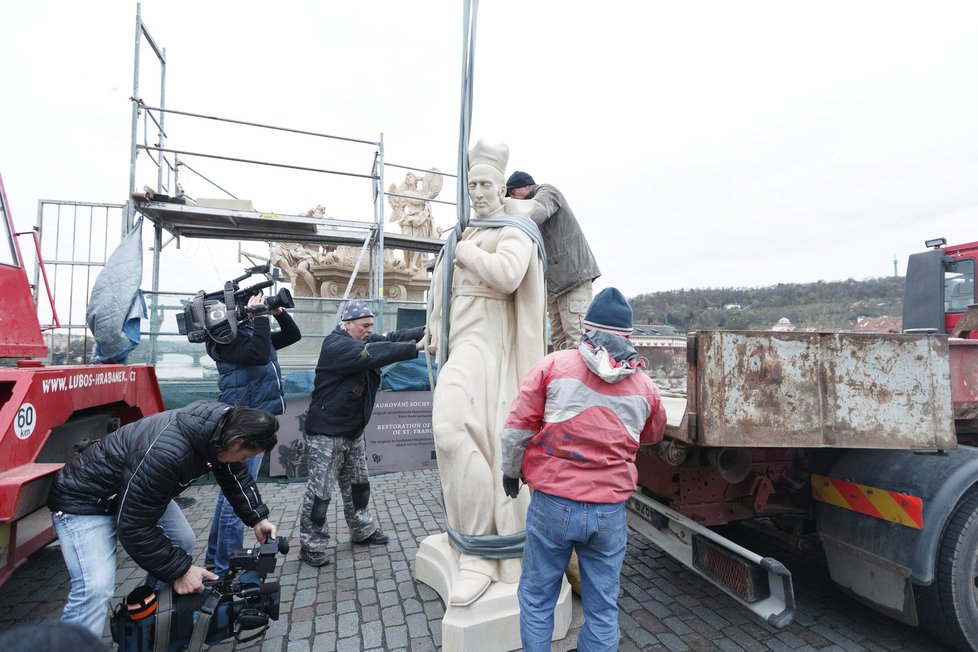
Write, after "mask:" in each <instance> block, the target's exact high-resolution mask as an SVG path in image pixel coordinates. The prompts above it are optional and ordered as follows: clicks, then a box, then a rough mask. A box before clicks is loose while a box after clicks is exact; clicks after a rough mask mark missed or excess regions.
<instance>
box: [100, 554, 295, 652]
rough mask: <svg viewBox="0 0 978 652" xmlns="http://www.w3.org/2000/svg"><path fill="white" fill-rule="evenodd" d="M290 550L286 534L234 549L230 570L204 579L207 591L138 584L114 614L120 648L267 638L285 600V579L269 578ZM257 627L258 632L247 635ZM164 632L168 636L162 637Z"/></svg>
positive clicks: (175, 651)
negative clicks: (178, 590)
mask: <svg viewBox="0 0 978 652" xmlns="http://www.w3.org/2000/svg"><path fill="white" fill-rule="evenodd" d="M288 551H289V540H288V539H286V538H285V537H279V538H277V539H268V540H267V541H266V542H265V543H263V544H257V545H256V546H255V547H253V548H246V549H243V550H237V551H234V552H232V553H231V558H230V561H229V564H228V570H227V572H226V573H225V574H224V576H223V577H222V578H221V579H219V580H215V581H212V582H204V586H205V587H206V588H205V590H204V592H203V593H202V594H189V595H171V591H172V589H171V588H170V587H169V586H167V587H165V588H164V589H163V590H162V591H160V592H159V595H158V596H157V594H156V592H154V591H153V590H152V589H151V588H150V587H148V586H140V587H137V588H136V589H134V590H133V591H132V592H131V593H130V594H129V596H128V597H127V598H126V600H125V602H123V603H122V604H120V605H119V606H118V607H116V609H115V611H114V612H113V614H112V622H111V629H112V640H113V641H115V643H116V644H117V645H118V646H119V648H118V649H119V652H153V651H154V650H166V651H167V652H179V651H180V650H190V651H191V652H197V651H199V650H201V649H202V648H203V646H204V644H207V645H214V644H215V643H219V642H220V641H223V640H226V639H228V638H231V637H234V639H235V641H236V644H237V643H244V642H247V641H251V640H254V639H256V638H258V637H260V636H262V635H263V634H264V633H265V630H267V629H268V625H269V621H271V620H278V617H279V607H280V603H281V591H280V588H279V583H278V582H277V581H274V580H272V581H266V580H265V577H266V576H267V575H268V574H269V573H271V572H272V571H273V570H275V565H276V555H277V554H282V555H285V554H287V553H288ZM252 630H258V631H255V632H254V633H252V634H250V635H248V636H247V637H245V638H241V634H242V633H243V632H245V631H252ZM161 634H162V635H163V636H164V637H166V638H165V639H164V640H163V641H157V640H156V637H157V636H159V635H161Z"/></svg>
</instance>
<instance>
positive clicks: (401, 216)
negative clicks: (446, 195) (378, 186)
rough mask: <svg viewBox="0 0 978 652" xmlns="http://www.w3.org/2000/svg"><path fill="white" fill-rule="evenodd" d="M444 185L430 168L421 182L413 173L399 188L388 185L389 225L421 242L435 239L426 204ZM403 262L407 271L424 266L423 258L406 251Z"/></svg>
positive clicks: (428, 204) (429, 211)
mask: <svg viewBox="0 0 978 652" xmlns="http://www.w3.org/2000/svg"><path fill="white" fill-rule="evenodd" d="M419 183H420V184H421V188H420V189H418V184H419ZM443 183H444V177H443V176H442V175H441V174H440V173H439V170H438V168H431V171H429V172H427V173H426V174H425V175H424V177H422V178H420V179H419V178H418V175H416V174H415V173H414V172H408V173H407V174H406V175H404V181H403V182H402V183H401V184H400V185H396V186H395V185H394V184H393V183H392V184H391V185H390V188H389V189H388V195H387V201H388V203H390V205H391V208H392V209H393V211H392V212H391V216H390V221H391V222H397V223H398V224H399V225H400V227H401V233H404V234H405V235H416V236H420V237H423V238H431V237H434V236H435V227H434V221H433V219H432V216H431V204H430V203H429V202H428V201H426V200H428V199H434V198H435V197H437V196H438V193H440V192H441V188H442V184H443ZM404 262H405V263H406V265H407V267H408V269H412V268H420V267H423V266H424V263H425V256H424V254H422V253H420V252H415V251H405V252H404Z"/></svg>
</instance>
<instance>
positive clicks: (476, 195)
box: [469, 140, 509, 217]
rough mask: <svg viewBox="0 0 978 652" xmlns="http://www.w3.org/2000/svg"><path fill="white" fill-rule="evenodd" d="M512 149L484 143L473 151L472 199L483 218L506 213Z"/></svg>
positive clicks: (477, 145)
mask: <svg viewBox="0 0 978 652" xmlns="http://www.w3.org/2000/svg"><path fill="white" fill-rule="evenodd" d="M508 161H509V146H507V145H503V144H500V145H486V144H485V142H484V141H482V140H480V141H479V142H478V143H476V145H475V147H473V148H472V149H470V150H469V198H470V199H471V200H472V208H473V210H475V214H476V215H478V216H479V217H490V216H495V215H501V214H502V213H503V198H504V197H505V196H506V183H505V179H506V163H507V162H508Z"/></svg>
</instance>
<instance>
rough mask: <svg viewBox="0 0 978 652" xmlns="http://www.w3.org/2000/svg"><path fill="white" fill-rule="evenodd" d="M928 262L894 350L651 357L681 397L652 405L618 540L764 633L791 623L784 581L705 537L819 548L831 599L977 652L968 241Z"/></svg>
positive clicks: (816, 344) (976, 251)
mask: <svg viewBox="0 0 978 652" xmlns="http://www.w3.org/2000/svg"><path fill="white" fill-rule="evenodd" d="M927 245H928V247H930V248H929V249H928V250H927V251H925V252H924V253H921V254H915V255H913V256H911V258H910V263H909V265H908V267H907V279H906V290H905V301H904V318H903V319H904V331H905V332H904V333H894V334H864V333H846V332H832V333H830V332H821V333H818V332H816V333H811V332H770V331H764V332H761V331H750V332H748V331H741V332H736V331H700V332H694V333H691V334H689V336H688V338H687V344H686V346H685V347H673V349H672V350H671V351H670V350H667V348H662V347H656V349H655V350H654V351H649V352H648V354H649V356H648V357H650V359H651V360H652V361H653V364H652V365H651V366H652V370H651V371H652V375H653V376H655V377H665V379H666V380H667V381H672V382H668V383H667V384H670V385H675V384H677V383H678V384H679V385H682V381H683V380H684V381H685V392H669V391H667V392H665V394H666V396H664V402H665V405H666V410H667V414H668V425H667V429H666V437H665V439H664V440H663V441H662V442H660V443H659V444H657V445H655V446H650V447H643V449H642V452H641V454H640V455H639V460H638V467H639V487H638V490H637V491H636V492H635V494H634V495H633V496H632V498H631V499H630V501H629V523H630V525H631V526H632V527H633V529H635V530H637V531H638V532H640V533H641V534H643V535H645V536H646V537H648V538H649V539H650V540H651V541H652V542H654V543H655V544H656V545H658V546H659V547H660V548H662V549H663V550H664V551H666V552H667V553H669V554H670V555H672V556H673V557H675V558H676V559H677V560H679V561H680V562H682V563H683V564H685V565H686V566H688V567H689V568H691V569H692V570H694V571H695V572H697V573H698V574H700V575H701V576H703V577H705V578H706V579H708V580H709V581H711V582H713V583H714V584H716V585H717V586H718V587H720V588H721V589H723V590H724V591H725V592H726V593H728V594H729V595H731V596H733V597H734V598H736V599H737V600H738V601H740V602H741V603H742V604H744V605H745V606H747V607H748V608H749V609H751V610H752V611H754V612H755V613H756V614H758V615H759V616H761V617H762V618H764V619H765V620H767V621H768V622H769V623H771V624H772V625H775V626H779V627H783V626H785V625H787V624H788V623H789V622H790V621H791V619H792V617H793V610H794V595H793V588H792V584H791V575H790V572H789V571H788V570H787V569H786V568H785V567H784V566H783V565H782V564H781V563H779V562H778V561H777V560H775V559H771V558H766V557H762V556H760V555H757V554H754V553H752V552H751V551H749V550H746V549H744V548H742V547H740V546H738V545H737V544H736V543H734V542H733V541H730V540H729V539H727V538H725V537H723V536H721V535H720V534H718V533H717V532H716V531H715V530H714V529H712V528H713V527H714V526H719V525H724V524H728V523H734V522H739V521H748V520H750V521H753V522H755V523H758V524H763V525H764V526H766V528H764V529H763V531H766V532H769V533H770V534H771V536H777V537H779V538H786V539H788V540H789V541H793V542H794V543H797V544H798V545H801V544H802V543H803V542H805V541H810V540H811V535H812V534H814V535H816V536H817V538H818V541H819V542H820V543H821V547H822V549H823V550H824V553H825V557H826V561H827V564H828V570H829V573H830V574H831V577H832V580H833V581H834V582H835V583H836V584H838V585H839V586H840V587H842V588H843V589H844V590H846V591H847V592H849V593H850V594H852V595H853V596H855V597H856V598H857V599H859V600H861V601H863V602H865V603H867V604H869V605H870V606H872V607H873V608H875V609H877V610H879V611H880V612H883V613H886V614H888V615H890V616H892V617H894V618H896V619H898V620H900V621H902V622H905V623H909V624H912V625H920V626H922V627H925V628H927V629H928V630H930V631H931V632H933V633H934V634H935V635H936V636H938V637H939V638H941V639H943V640H944V641H946V642H947V643H948V644H950V645H952V646H954V647H955V648H958V649H962V650H975V649H978V339H976V337H978V306H976V305H975V304H976V303H978V301H976V295H975V278H976V264H978V242H973V243H970V244H967V245H961V246H953V247H952V246H946V245H945V243H944V241H943V239H939V240H935V241H929V242H928V243H927ZM643 353H644V352H643Z"/></svg>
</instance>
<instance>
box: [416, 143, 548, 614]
mask: <svg viewBox="0 0 978 652" xmlns="http://www.w3.org/2000/svg"><path fill="white" fill-rule="evenodd" d="M508 159H509V148H508V147H507V146H506V145H496V146H488V145H486V144H485V143H483V142H482V141H479V143H478V144H477V145H476V146H475V147H473V148H472V149H470V150H469V159H468V165H469V179H468V191H469V197H470V199H471V200H472V206H473V209H474V211H475V214H476V217H474V218H473V219H471V220H470V222H469V224H468V227H467V228H466V229H465V231H464V232H463V233H462V234H461V236H460V237H459V238H458V242H457V244H455V247H454V258H448V257H447V256H442V258H441V259H440V262H439V264H438V265H437V266H436V268H435V273H434V279H433V281H432V285H431V288H432V299H433V309H432V315H431V319H430V322H429V325H428V329H429V334H430V340H429V342H431V344H430V346H429V351H434V352H437V353H438V359H439V363H440V366H439V372H438V382H437V385H436V386H435V391H434V398H433V406H432V426H433V429H434V437H435V446H436V449H437V452H438V470H439V474H440V476H441V482H442V490H443V494H444V497H445V509H446V512H447V517H448V524H449V526H450V527H451V529H452V530H454V531H455V532H456V533H459V534H461V535H468V536H471V535H476V536H478V535H512V534H516V533H519V532H521V531H523V530H524V529H525V524H526V509H527V506H528V503H529V492H522V493H520V495H519V497H518V498H517V499H516V500H511V499H509V498H508V497H507V496H506V495H505V494H504V493H503V490H502V470H501V459H500V457H501V446H500V442H499V433H500V431H501V430H502V429H503V425H504V423H505V421H506V417H507V414H508V412H509V407H510V404H511V403H512V401H513V399H514V397H515V396H516V394H517V390H518V388H519V382H520V380H521V379H522V378H523V375H524V374H525V373H526V372H527V371H528V370H529V368H530V367H531V366H532V365H533V363H535V362H536V361H537V360H539V359H540V358H541V357H543V355H544V354H545V353H546V340H545V335H544V312H545V306H546V290H545V287H544V271H543V264H542V256H541V249H539V247H542V243H541V244H539V245H538V244H537V242H539V233H538V231H537V229H536V225H534V224H533V223H532V221H531V220H529V219H526V218H525V215H526V214H528V213H527V212H526V211H527V210H528V207H525V206H524V205H523V204H528V203H529V202H526V201H525V200H515V199H506V198H505V194H506V184H505V179H506V175H505V171H506V163H507V161H508ZM514 215H518V216H517V217H512V216H514ZM534 235H535V236H536V237H534ZM451 244H452V239H451V238H450V239H449V243H448V244H446V247H447V248H448V249H447V250H446V252H447V251H450V250H451V248H450V245H451ZM447 273H451V276H452V279H451V285H450V296H448V297H446V296H445V294H446V291H445V290H444V289H443V283H444V279H445V275H446V274H447ZM446 308H447V315H446V314H444V313H445V310H446ZM443 315H444V316H445V317H448V320H447V322H446V321H445V320H443ZM446 328H447V329H448V338H447V351H439V350H438V347H444V344H443V343H439V342H440V340H441V341H443V340H444V338H443V337H442V333H443V332H444V331H445V329H446ZM446 354H447V355H446ZM463 544H464V542H463ZM463 544H460V543H459V542H458V541H457V540H456V538H452V546H453V548H455V549H456V550H458V552H459V566H458V567H459V574H458V577H457V578H456V579H455V581H454V582H453V584H452V590H451V596H450V599H449V603H450V605H453V606H465V605H469V604H472V603H473V602H474V601H476V600H477V599H478V598H479V597H480V596H481V595H482V594H483V593H484V592H485V591H486V589H488V588H489V586H490V584H491V583H492V582H493V581H501V582H506V583H511V584H512V583H516V582H517V581H518V580H519V574H520V565H521V560H520V559H519V558H510V559H490V558H484V557H481V556H479V555H478V554H477V553H475V552H473V551H472V550H469V551H467V550H465V549H463V548H464V547H466V545H463Z"/></svg>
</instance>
